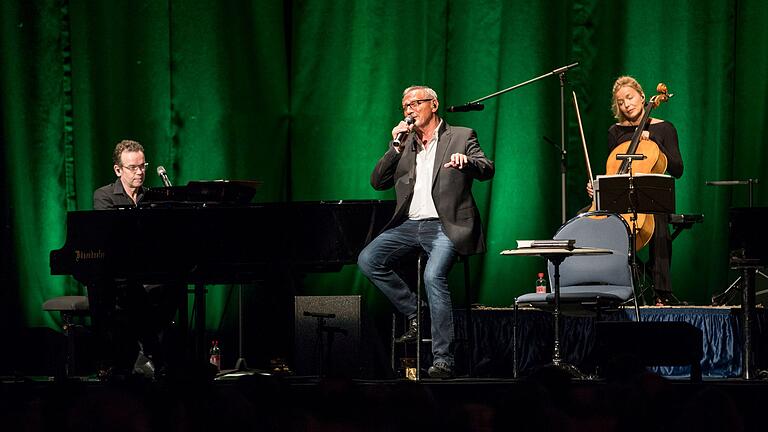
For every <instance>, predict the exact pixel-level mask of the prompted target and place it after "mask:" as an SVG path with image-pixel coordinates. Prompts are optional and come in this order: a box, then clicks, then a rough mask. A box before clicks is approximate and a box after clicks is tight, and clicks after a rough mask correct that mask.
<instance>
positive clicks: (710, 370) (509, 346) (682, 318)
mask: <svg viewBox="0 0 768 432" xmlns="http://www.w3.org/2000/svg"><path fill="white" fill-rule="evenodd" d="M640 315H641V317H642V321H644V322H649V321H650V322H670V321H678V322H686V323H689V324H691V325H692V326H694V327H696V328H698V329H699V330H701V332H702V337H703V338H702V339H703V346H702V349H703V358H702V360H701V369H702V374H703V376H704V377H710V378H735V377H740V376H741V374H742V355H743V353H742V343H741V335H742V324H741V321H742V320H741V314H740V308H738V307H730V306H728V307H725V306H724V307H693V306H670V307H666V306H665V307H655V306H651V307H641V308H640ZM472 316H473V330H474V338H475V341H476V342H475V350H474V353H473V355H472V359H473V362H474V369H475V374H476V375H477V376H480V377H512V376H513V368H512V366H513V358H514V357H513V340H514V339H513V324H514V314H513V310H512V309H511V308H482V307H481V308H476V309H474V310H473V315H472ZM463 319H464V316H463V314H461V313H459V314H457V326H456V328H457V332H458V333H459V334H458V335H457V337H458V338H463ZM603 319H604V320H606V321H631V320H633V319H634V309H626V310H623V311H617V312H612V313H607V314H605V315H604V316H603ZM518 320H519V322H518V359H519V371H520V373H521V374H526V373H530V372H531V371H533V370H535V369H537V368H538V367H541V366H544V365H546V364H548V363H549V361H550V360H551V357H552V339H553V319H552V314H551V313H548V312H542V311H538V310H527V309H521V310H520V311H519V316H518ZM755 321H756V323H755V327H754V328H755V330H754V332H755V334H754V339H755V354H756V357H757V366H758V368H766V366H768V364H766V363H767V361H768V342H766V341H767V340H768V311H766V310H765V309H764V308H758V309H757V310H756V313H755ZM561 322H562V323H563V331H562V332H561V338H562V339H561V343H562V345H561V350H562V353H563V355H564V360H565V361H566V362H568V363H570V364H573V365H576V366H578V367H580V368H582V370H585V371H593V370H594V368H595V366H596V364H597V363H598V362H599V360H600V359H598V358H595V353H594V347H595V318H592V317H569V316H566V317H564V319H563V320H562V321H561ZM462 348H463V347H460V349H462ZM649 348H653V347H649ZM462 357H464V356H459V360H461V358H462ZM461 366H462V367H466V365H461ZM652 370H653V371H654V372H657V373H659V374H661V375H662V376H665V377H686V376H688V375H689V374H690V367H686V366H661V367H655V368H652Z"/></svg>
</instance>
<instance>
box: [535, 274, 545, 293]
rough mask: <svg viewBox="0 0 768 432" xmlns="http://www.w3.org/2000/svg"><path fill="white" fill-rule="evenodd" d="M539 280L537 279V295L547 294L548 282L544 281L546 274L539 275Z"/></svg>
mask: <svg viewBox="0 0 768 432" xmlns="http://www.w3.org/2000/svg"><path fill="white" fill-rule="evenodd" d="M538 276H539V278H538V279H536V293H537V294H544V293H546V292H547V280H546V279H544V273H539V274H538Z"/></svg>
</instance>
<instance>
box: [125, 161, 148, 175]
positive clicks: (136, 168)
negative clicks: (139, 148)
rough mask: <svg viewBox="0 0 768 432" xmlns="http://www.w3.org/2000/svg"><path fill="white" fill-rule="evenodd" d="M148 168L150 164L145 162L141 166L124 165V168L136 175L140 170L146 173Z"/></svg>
mask: <svg viewBox="0 0 768 432" xmlns="http://www.w3.org/2000/svg"><path fill="white" fill-rule="evenodd" d="M148 166H149V163H148V162H145V163H143V164H141V165H123V168H125V169H127V170H128V171H130V172H133V173H135V172H136V171H139V170H141V171H144V172H146V171H147V167H148Z"/></svg>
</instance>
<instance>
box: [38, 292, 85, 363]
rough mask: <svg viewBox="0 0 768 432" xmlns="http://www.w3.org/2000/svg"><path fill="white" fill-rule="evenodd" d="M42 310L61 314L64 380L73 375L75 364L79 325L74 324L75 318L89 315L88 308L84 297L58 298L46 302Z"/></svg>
mask: <svg viewBox="0 0 768 432" xmlns="http://www.w3.org/2000/svg"><path fill="white" fill-rule="evenodd" d="M43 310H44V311H48V312H59V313H60V314H61V321H62V332H63V334H64V338H65V340H66V352H65V357H64V378H69V377H71V376H73V375H74V372H75V371H76V370H77V369H76V367H75V366H76V363H75V328H76V327H80V325H78V324H76V323H75V318H76V317H85V316H88V315H90V306H89V303H88V297H86V296H60V297H54V298H51V299H48V300H46V301H45V302H44V303H43Z"/></svg>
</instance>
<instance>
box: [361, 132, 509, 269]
mask: <svg viewBox="0 0 768 432" xmlns="http://www.w3.org/2000/svg"><path fill="white" fill-rule="evenodd" d="M438 134H439V135H438V137H439V138H438V142H437V149H436V151H437V153H436V154H435V168H434V177H433V179H432V199H433V200H434V201H435V208H436V209H437V214H438V216H439V217H440V221H441V222H442V224H443V229H444V230H445V234H446V235H447V236H448V238H449V239H451V241H452V242H453V245H454V247H455V248H456V251H457V252H458V253H459V254H461V255H472V254H477V253H482V252H485V249H486V247H485V239H484V238H483V229H482V224H481V222H480V212H479V211H478V209H477V205H476V204H475V199H474V197H473V196H472V182H473V181H474V180H475V179H477V180H481V181H482V180H489V179H491V178H492V177H493V174H494V172H495V171H494V166H493V161H491V160H489V159H488V158H487V157H486V156H485V153H483V150H482V149H481V148H480V145H479V144H478V143H477V134H476V133H475V131H474V130H472V129H469V128H465V127H458V126H450V125H448V124H447V123H446V122H445V121H443V124H442V125H441V126H440V130H439V131H438ZM417 140H418V138H417V137H416V134H415V133H411V134H410V135H409V136H408V137H407V138H406V139H405V141H404V148H403V151H402V152H401V153H398V152H397V151H395V149H394V148H393V147H392V142H391V141H390V145H389V150H387V152H386V153H385V154H384V156H382V158H381V159H379V161H378V163H377V164H376V167H375V168H374V169H373V173H371V186H373V188H374V189H376V190H385V189H389V188H391V187H392V186H394V187H395V194H396V195H397V207H396V208H395V214H394V216H393V217H392V220H390V221H389V223H388V224H387V226H386V227H385V228H384V229H388V228H391V227H393V226H397V225H399V224H401V223H402V222H404V221H405V220H406V219H407V218H408V208H409V207H410V204H411V199H412V198H413V186H414V183H415V179H416V151H415V149H416V148H417V146H418V141H417ZM453 153H462V154H465V155H467V158H468V159H469V163H468V165H465V166H464V168H463V169H461V170H459V169H457V168H444V167H443V165H444V164H445V163H447V162H449V161H450V160H451V155H452V154H453Z"/></svg>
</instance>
